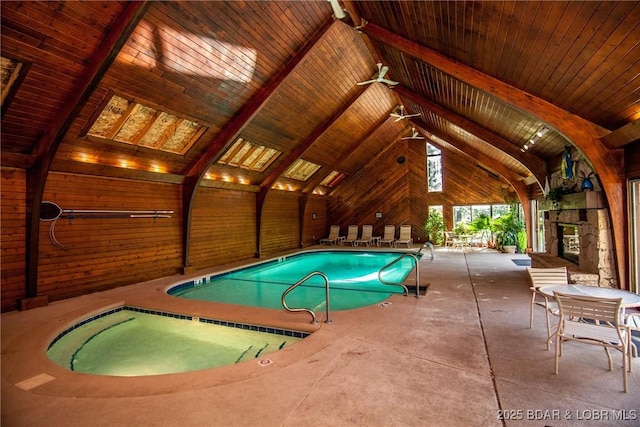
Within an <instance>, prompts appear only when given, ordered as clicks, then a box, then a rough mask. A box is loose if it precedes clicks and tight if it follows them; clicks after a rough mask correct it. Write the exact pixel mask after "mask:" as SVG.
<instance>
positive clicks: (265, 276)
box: [167, 250, 419, 311]
mask: <svg viewBox="0 0 640 427" xmlns="http://www.w3.org/2000/svg"><path fill="white" fill-rule="evenodd" d="M405 254H406V253H403V252H380V251H367V252H365V251H352V250H349V251H339V250H333V251H313V252H303V253H299V254H294V255H290V256H287V257H282V258H279V259H276V260H272V261H269V262H265V263H261V264H258V265H254V266H250V267H244V268H240V269H237V270H233V271H229V272H225V273H222V274H219V275H214V276H210V277H203V278H200V279H197V280H192V281H189V282H186V283H181V284H178V285H176V286H173V287H170V288H169V289H168V291H167V292H168V293H169V294H170V295H173V296H176V297H180V298H188V299H196V300H205V301H215V302H221V303H227V304H238V305H245V306H254V307H263V308H273V309H282V308H283V307H282V303H281V297H282V294H283V293H284V292H285V291H286V290H287V288H289V287H290V286H291V285H293V284H295V283H296V282H298V281H299V280H301V279H303V278H304V277H305V276H307V275H308V274H310V273H312V272H321V273H322V274H324V275H325V276H326V277H327V279H328V281H329V288H330V298H329V302H330V306H331V310H349V309H354V308H358V307H365V306H369V305H373V304H377V303H380V302H382V301H384V300H385V299H387V298H389V296H391V295H392V294H397V293H399V294H402V293H403V292H404V289H403V288H402V287H401V286H393V285H389V284H384V283H382V282H381V281H380V280H379V274H378V273H379V271H380V270H381V269H382V268H383V267H385V266H388V265H389V264H390V263H393V262H394V261H396V260H398V261H397V262H395V263H394V264H393V265H390V266H388V268H385V269H384V270H383V271H382V273H381V277H382V279H383V281H384V282H386V283H394V284H400V283H403V282H404V280H405V279H406V278H407V276H408V275H409V273H411V271H412V270H413V268H414V266H415V260H414V258H413V256H406V255H405ZM412 254H415V253H412ZM403 255H405V256H404V257H403ZM415 256H419V255H417V254H415ZM401 257H402V259H399V258H401ZM325 300H326V297H325V282H324V280H323V278H322V277H320V276H314V277H311V278H309V280H307V281H306V282H304V283H302V284H301V285H300V286H298V287H296V288H295V289H294V290H292V291H291V293H289V294H288V295H287V297H286V302H287V305H289V306H290V307H305V308H309V309H311V310H314V311H315V310H322V309H323V308H324V307H325V305H326V304H325Z"/></svg>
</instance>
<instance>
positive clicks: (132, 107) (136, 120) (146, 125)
mask: <svg viewBox="0 0 640 427" xmlns="http://www.w3.org/2000/svg"><path fill="white" fill-rule="evenodd" d="M206 130H207V128H206V127H205V126H203V125H201V124H199V123H196V122H194V121H191V120H187V119H185V118H181V117H178V116H174V115H172V114H169V113H166V112H163V111H159V110H156V109H154V108H151V107H148V106H146V105H143V104H139V103H137V102H133V101H129V100H127V99H125V98H123V97H121V96H118V95H113V96H112V97H111V99H110V100H109V102H108V103H107V105H106V106H105V107H104V109H103V110H102V112H101V113H100V116H99V117H98V118H97V119H96V121H95V122H94V123H93V125H92V126H91V129H89V132H87V134H88V135H90V136H93V137H97V138H104V139H111V140H114V141H118V142H122V143H125V144H133V145H139V146H142V147H147V148H152V149H155V150H160V151H167V152H169V153H175V154H184V153H186V152H187V151H188V150H189V148H191V146H192V145H193V144H194V143H195V142H196V141H197V140H198V138H199V137H200V136H201V135H202V134H203V133H204V132H205V131H206Z"/></svg>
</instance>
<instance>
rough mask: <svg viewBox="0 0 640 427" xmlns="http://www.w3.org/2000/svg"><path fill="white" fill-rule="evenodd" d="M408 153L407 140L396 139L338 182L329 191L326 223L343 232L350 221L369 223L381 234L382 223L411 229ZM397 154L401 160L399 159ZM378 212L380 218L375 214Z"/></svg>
mask: <svg viewBox="0 0 640 427" xmlns="http://www.w3.org/2000/svg"><path fill="white" fill-rule="evenodd" d="M408 156H409V153H408V143H407V142H406V141H398V142H396V143H394V144H393V145H392V146H391V147H389V148H388V149H386V150H384V151H383V152H382V153H380V154H379V155H378V156H377V157H376V158H375V159H374V160H372V161H371V162H370V163H368V164H367V165H365V166H364V167H363V168H362V169H361V170H360V171H359V172H358V173H356V174H355V175H354V176H352V177H350V178H348V179H347V180H345V181H344V182H343V183H341V184H340V186H339V187H338V189H336V191H335V192H334V193H332V195H331V200H330V202H329V223H331V224H339V225H340V227H341V232H342V233H343V234H344V233H346V230H347V227H348V226H349V225H350V224H357V225H359V226H360V227H362V225H365V224H371V225H373V231H374V235H382V233H383V231H384V226H385V224H394V225H396V226H398V225H400V224H411V225H412V228H414V229H415V228H416V227H415V226H417V224H412V223H411V217H412V216H411V206H410V196H411V188H410V187H411V182H410V179H409V173H410V171H409V162H410V161H409V159H408ZM399 157H404V158H405V161H404V162H403V163H399V162H398V158H399ZM411 161H413V160H411ZM378 212H380V213H382V218H376V213H378ZM413 231H414V232H415V231H416V230H413Z"/></svg>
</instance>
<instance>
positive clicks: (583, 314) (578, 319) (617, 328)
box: [554, 292, 631, 393]
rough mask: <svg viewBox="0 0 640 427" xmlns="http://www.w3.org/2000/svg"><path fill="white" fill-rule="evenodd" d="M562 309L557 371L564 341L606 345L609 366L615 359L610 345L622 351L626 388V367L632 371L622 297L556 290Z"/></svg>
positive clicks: (557, 350)
mask: <svg viewBox="0 0 640 427" xmlns="http://www.w3.org/2000/svg"><path fill="white" fill-rule="evenodd" d="M554 295H555V298H556V301H557V303H558V308H559V310H560V323H559V324H558V330H557V332H556V337H557V338H556V354H555V371H554V372H555V373H556V374H557V373H558V362H559V359H560V356H561V355H562V343H563V342H564V341H576V342H579V343H583V344H589V345H597V346H600V347H603V348H604V350H605V352H606V353H607V358H608V359H609V370H610V371H613V363H612V360H611V353H609V348H614V349H616V350H619V351H620V352H621V353H622V382H623V386H624V392H625V393H626V392H627V370H629V371H631V350H630V348H629V341H630V340H629V329H628V327H627V326H626V325H625V324H624V321H623V319H624V317H623V316H624V310H623V308H622V298H596V297H588V296H577V295H568V294H562V293H560V292H554Z"/></svg>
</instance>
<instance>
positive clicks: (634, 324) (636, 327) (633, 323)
mask: <svg viewBox="0 0 640 427" xmlns="http://www.w3.org/2000/svg"><path fill="white" fill-rule="evenodd" d="M625 324H626V325H627V327H628V328H629V345H630V346H631V348H630V349H629V351H630V352H632V353H633V357H638V346H637V345H636V343H635V342H634V341H638V342H640V339H638V338H637V337H636V336H634V335H633V334H632V331H640V312H636V313H631V314H628V315H627V318H626V320H625Z"/></svg>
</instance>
